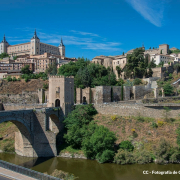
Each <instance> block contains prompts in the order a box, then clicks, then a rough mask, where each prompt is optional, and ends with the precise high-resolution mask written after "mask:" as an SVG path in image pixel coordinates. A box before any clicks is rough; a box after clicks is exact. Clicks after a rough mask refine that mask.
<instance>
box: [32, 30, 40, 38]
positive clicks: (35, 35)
mask: <svg viewBox="0 0 180 180" xmlns="http://www.w3.org/2000/svg"><path fill="white" fill-rule="evenodd" d="M32 39H39V38H38V37H37V34H36V29H35V31H34V36H33V37H32Z"/></svg>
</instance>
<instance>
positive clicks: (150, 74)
mask: <svg viewBox="0 0 180 180" xmlns="http://www.w3.org/2000/svg"><path fill="white" fill-rule="evenodd" d="M152 75H153V71H152V69H151V68H149V71H148V77H152Z"/></svg>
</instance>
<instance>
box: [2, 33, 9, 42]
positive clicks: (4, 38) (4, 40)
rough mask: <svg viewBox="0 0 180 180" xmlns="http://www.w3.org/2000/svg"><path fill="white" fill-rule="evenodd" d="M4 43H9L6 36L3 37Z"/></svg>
mask: <svg viewBox="0 0 180 180" xmlns="http://www.w3.org/2000/svg"><path fill="white" fill-rule="evenodd" d="M2 43H8V42H7V41H6V37H5V34H4V37H3V40H2Z"/></svg>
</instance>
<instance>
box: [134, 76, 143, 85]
mask: <svg viewBox="0 0 180 180" xmlns="http://www.w3.org/2000/svg"><path fill="white" fill-rule="evenodd" d="M133 84H134V85H140V84H142V81H141V79H139V78H136V79H134V81H133Z"/></svg>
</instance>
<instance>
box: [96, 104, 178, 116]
mask: <svg viewBox="0 0 180 180" xmlns="http://www.w3.org/2000/svg"><path fill="white" fill-rule="evenodd" d="M164 106H166V107H169V109H170V110H171V111H170V112H169V113H170V114H169V115H170V117H171V118H176V117H178V115H179V113H180V105H178V104H167V103H166V104H137V103H134V104H130V103H115V102H114V103H113V102H111V103H107V104H94V107H95V108H96V110H97V111H98V113H101V114H112V115H119V116H143V117H152V118H163V117H164V113H165V110H164Z"/></svg>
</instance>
